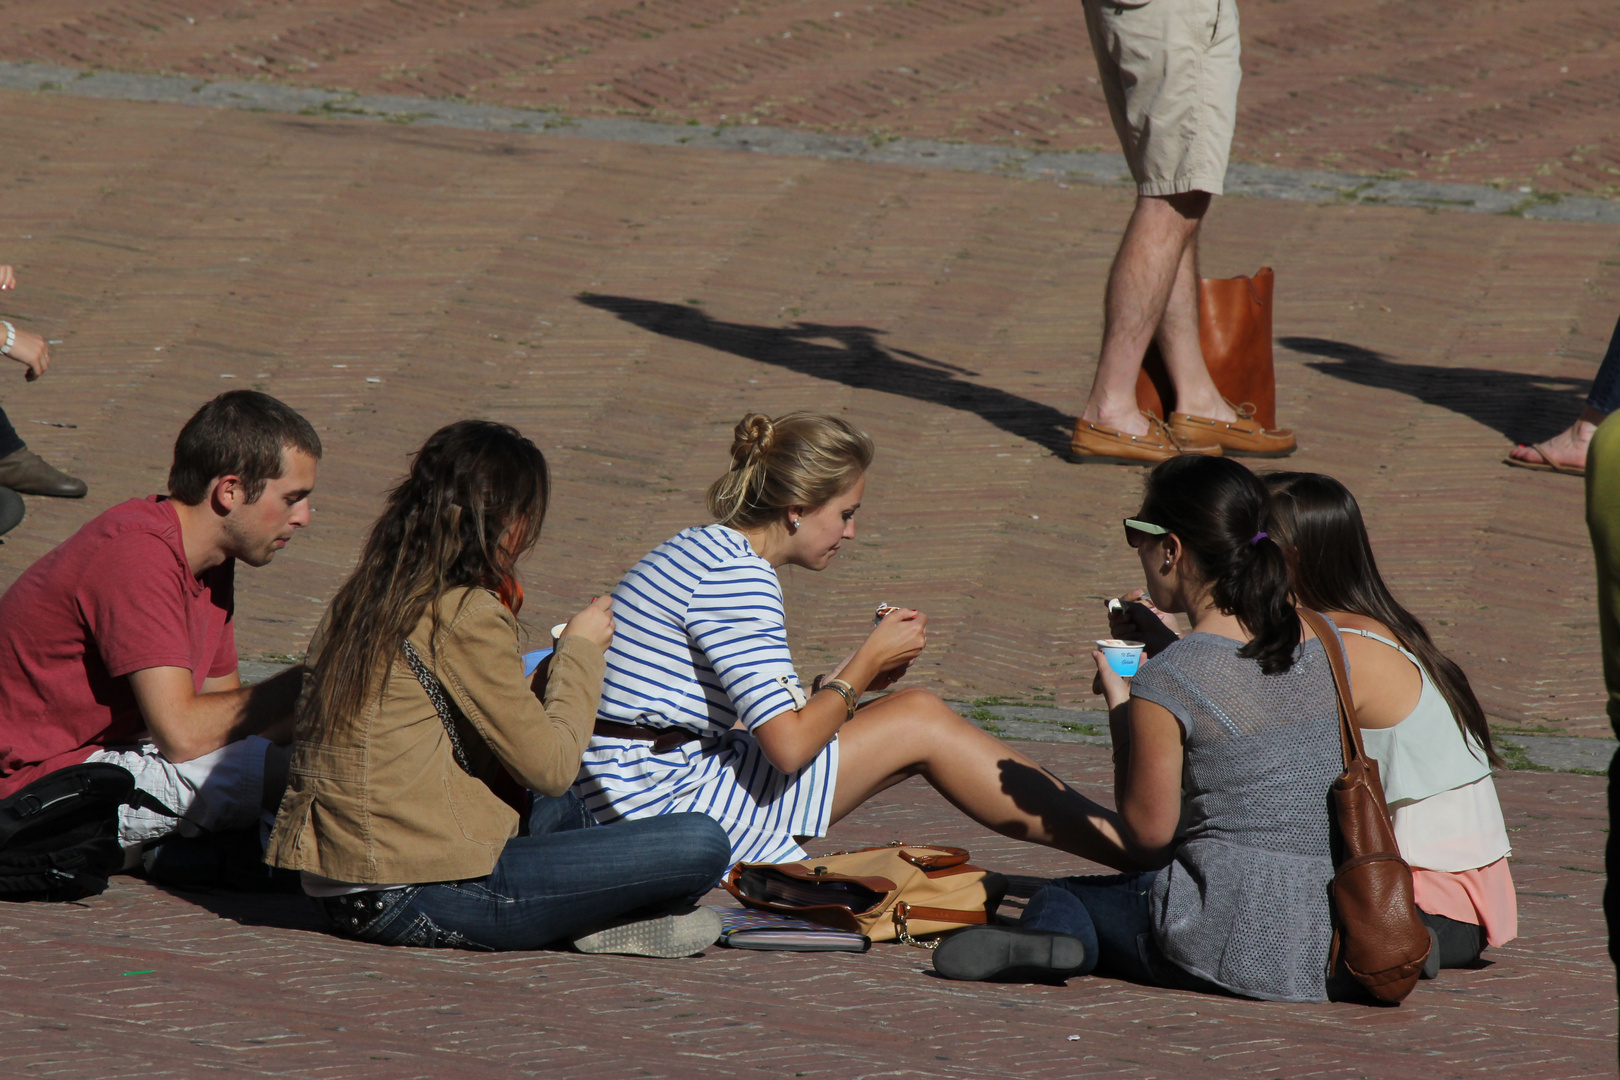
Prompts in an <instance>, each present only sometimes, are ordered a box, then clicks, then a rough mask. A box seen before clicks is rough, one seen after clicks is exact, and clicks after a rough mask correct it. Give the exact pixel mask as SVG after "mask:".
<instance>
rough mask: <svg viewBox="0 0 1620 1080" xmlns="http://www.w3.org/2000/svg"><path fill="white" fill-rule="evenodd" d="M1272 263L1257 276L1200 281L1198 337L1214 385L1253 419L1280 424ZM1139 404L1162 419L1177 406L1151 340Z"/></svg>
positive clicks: (1139, 383) (1139, 381) (1138, 381)
mask: <svg viewBox="0 0 1620 1080" xmlns="http://www.w3.org/2000/svg"><path fill="white" fill-rule="evenodd" d="M1272 285H1273V276H1272V273H1271V267H1269V266H1263V267H1261V268H1260V269H1259V270H1256V271H1255V273H1254V276H1253V277H1235V278H1199V279H1198V340H1199V343H1200V344H1201V345H1203V348H1204V364H1205V366H1207V367H1208V368H1209V374H1210V378H1212V379H1214V380H1215V388H1216V389H1217V390H1219V391H1220V392H1221V393H1222V394H1223V395H1224V396H1225V397H1226V400H1228V401H1230V402H1232V403H1233V404H1234V405H1242V404H1245V403H1247V404H1250V405H1253V406H1254V418H1255V419H1256V420H1257V421H1259V422H1260V426H1262V427H1264V428H1265V429H1266V430H1268V431H1270V430H1272V429H1273V428H1275V427H1276V426H1277V378H1276V374H1275V372H1274V371H1273V368H1272V356H1271V292H1272ZM1136 403H1137V404H1138V405H1139V406H1141V407H1142V408H1143V409H1145V410H1146V411H1148V412H1150V413H1152V414H1153V415H1155V416H1157V417H1158V418H1159V419H1161V420H1165V419H1168V418H1169V416H1170V413H1171V412H1172V411H1173V410H1174V409H1175V407H1176V394H1175V390H1174V389H1173V388H1172V387H1171V385H1170V374H1169V372H1167V371H1166V370H1165V366H1164V357H1163V356H1162V355H1160V353H1159V346H1158V345H1157V344H1149V345H1148V351H1147V356H1146V357H1145V358H1144V359H1143V361H1142V373H1141V374H1140V375H1139V376H1137V379H1136Z"/></svg>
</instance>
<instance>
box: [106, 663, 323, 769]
mask: <svg viewBox="0 0 1620 1080" xmlns="http://www.w3.org/2000/svg"><path fill="white" fill-rule="evenodd" d="M230 678H232V677H231V676H226V677H225V678H224V679H209V680H206V681H205V682H204V684H203V686H204V692H203V693H200V694H199V693H197V692H196V690H195V689H194V684H193V682H192V675H191V672H190V670H188V669H187V668H182V667H156V668H143V669H141V670H140V671H136V672H132V673H131V674H130V676H129V683H130V687H131V688H132V689H133V690H134V691H135V703H136V704H137V705H139V706H140V709H141V716H142V718H143V719H145V721H146V730H147V733H148V734H149V735H150V736H151V738H152V742H153V743H154V744H156V746H157V748H158V752H159V753H161V754H162V755H163V756H164V757H166V758H168V759H169V760H170V761H172V762H174V763H175V764H180V763H182V762H186V761H190V760H192V759H193V758H200V757H202V756H203V755H204V754H211V753H213V752H214V751H215V750H218V749H219V748H220V747H222V746H226V745H228V744H229V743H233V742H236V741H238V740H239V739H245V738H247V737H248V736H249V735H262V736H264V737H265V738H267V739H270V741H272V742H276V743H285V742H288V741H290V740H291V738H292V713H293V709H294V708H295V707H296V706H297V704H298V694H299V691H300V690H302V689H303V685H304V666H303V665H302V664H300V665H298V666H297V667H293V668H290V669H288V670H287V671H284V672H282V673H281V674H280V675H277V676H276V677H275V678H273V679H267V680H265V681H264V682H262V683H258V684H257V685H254V686H249V687H246V688H240V687H239V688H237V689H219V690H214V691H212V692H209V690H208V688H209V687H210V686H211V685H212V686H218V685H220V684H223V683H227V681H228V680H229V679H230Z"/></svg>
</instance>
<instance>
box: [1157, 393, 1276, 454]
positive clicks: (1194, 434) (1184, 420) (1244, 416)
mask: <svg viewBox="0 0 1620 1080" xmlns="http://www.w3.org/2000/svg"><path fill="white" fill-rule="evenodd" d="M1221 400H1223V401H1225V400H1226V399H1225V398H1222V399H1221ZM1226 403H1227V405H1230V406H1231V408H1232V411H1233V412H1235V413H1237V415H1238V418H1237V419H1236V420H1214V419H1211V418H1210V417H1207V416H1194V415H1193V414H1191V413H1184V412H1173V413H1171V414H1170V433H1171V434H1172V435H1174V436H1175V437H1176V439H1177V440H1179V441H1181V442H1205V443H1210V442H1212V443H1218V444H1220V447H1221V449H1222V450H1224V451H1226V453H1227V454H1229V455H1231V456H1232V457H1287V456H1288V455H1289V454H1292V453H1293V452H1294V433H1293V432H1292V431H1289V430H1288V429H1286V428H1280V429H1278V430H1275V431H1267V430H1266V429H1265V428H1263V427H1261V426H1260V422H1259V421H1258V420H1256V419H1254V406H1253V405H1250V404H1248V403H1247V402H1245V403H1244V404H1242V405H1232V403H1231V402H1230V401H1227V402H1226Z"/></svg>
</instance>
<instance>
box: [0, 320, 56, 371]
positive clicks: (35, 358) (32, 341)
mask: <svg viewBox="0 0 1620 1080" xmlns="http://www.w3.org/2000/svg"><path fill="white" fill-rule="evenodd" d="M4 329H5V328H4V327H0V333H4ZM16 329H17V336H16V340H14V341H13V342H12V343H11V358H12V359H13V360H15V361H17V363H19V364H23V365H26V366H27V368H28V371H27V373H26V374H25V375H24V376H23V378H24V379H26V380H27V381H29V382H33V381H34V380H35V379H37V378H39V377H40V376H41V375H43V374H45V372H47V371H49V370H50V367H51V347H50V346H49V345H47V344H45V339H44V338H42V337H40V336H39V335H38V334H34V333H30V332H29V331H27V330H24V329H23V328H22V327H20V326H18V327H17V328H16ZM3 344H5V342H4V340H3V339H0V345H3Z"/></svg>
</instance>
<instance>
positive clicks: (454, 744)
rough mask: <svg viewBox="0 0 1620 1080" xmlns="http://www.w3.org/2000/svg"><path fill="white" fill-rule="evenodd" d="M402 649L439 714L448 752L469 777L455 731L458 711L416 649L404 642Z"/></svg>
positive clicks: (459, 736) (469, 768)
mask: <svg viewBox="0 0 1620 1080" xmlns="http://www.w3.org/2000/svg"><path fill="white" fill-rule="evenodd" d="M404 647H405V662H406V663H407V664H409V665H410V667H411V674H412V675H415V676H416V681H417V682H419V683H421V684H422V689H423V690H425V691H427V696H428V700H429V701H431V702H433V711H434V712H436V713H438V714H439V720H440V721H441V722H442V723H443V724H444V731H445V734H446V735H449V736H450V752H451V753H452V754H454V755H455V757H456V764H457V765H460V766H461V771H462V772H464V773H466V774H467V775H468V776H471V775H472V774H473V771H472V766H470V765H468V764H467V751H466V750H464V749H463V748H462V745H461V735H460V733H459V732H457V731H456V716H457V715H458V713H459V710H457V709H456V707H455V705H454V704H452V703H451V701H450V699H449V698H448V697H447V696H446V695H445V692H444V687H443V686H442V685H441V684H440V683H439V680H438V679H435V678H434V677H433V673H432V672H431V671H429V670H428V666H427V665H426V664H424V663H423V662H422V658H421V657H420V656H418V655H417V654H416V649H415V648H413V647H412V646H411V643H410V642H409V641H406V642H405V646H404Z"/></svg>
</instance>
